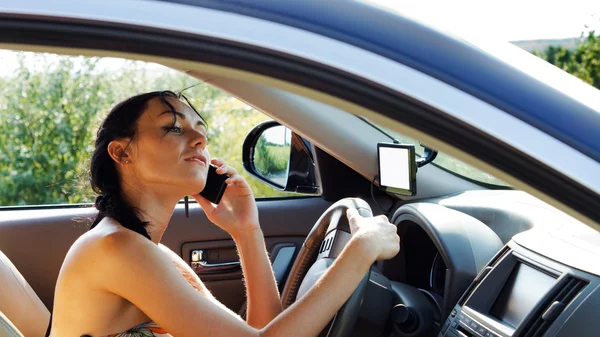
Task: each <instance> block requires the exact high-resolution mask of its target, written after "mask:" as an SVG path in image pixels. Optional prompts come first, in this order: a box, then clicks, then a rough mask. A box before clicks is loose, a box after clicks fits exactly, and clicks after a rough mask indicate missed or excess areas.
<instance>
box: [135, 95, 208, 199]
mask: <svg viewBox="0 0 600 337" xmlns="http://www.w3.org/2000/svg"><path fill="white" fill-rule="evenodd" d="M167 100H168V101H169V103H171V105H172V106H173V108H174V109H175V114H176V121H175V124H174V125H173V112H172V111H171V110H170V108H169V107H168V106H167V105H165V104H164V103H163V102H161V100H160V98H158V97H155V98H153V99H151V100H149V101H148V104H147V108H146V111H144V112H143V113H142V115H141V116H140V118H139V119H138V123H137V137H136V139H135V140H134V141H133V142H132V143H131V144H130V146H129V148H130V149H128V151H127V153H128V154H129V153H131V163H130V164H129V165H130V167H127V168H125V169H130V172H131V173H132V176H133V177H134V178H135V179H137V180H138V183H142V184H143V185H144V186H145V187H152V188H159V189H160V190H159V191H164V192H169V193H180V196H179V198H181V197H183V196H185V195H191V194H196V193H199V192H200V191H201V190H202V189H204V186H205V184H206V176H207V173H208V165H209V163H210V154H209V153H208V149H207V148H206V142H207V138H206V126H205V124H204V122H203V121H202V120H201V119H200V117H199V116H198V115H197V114H196V113H195V112H194V111H193V110H192V109H191V108H190V107H189V106H187V105H186V104H184V103H182V102H181V101H179V100H178V99H175V98H171V97H169V98H167Z"/></svg>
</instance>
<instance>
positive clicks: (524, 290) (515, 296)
mask: <svg viewBox="0 0 600 337" xmlns="http://www.w3.org/2000/svg"><path fill="white" fill-rule="evenodd" d="M554 281H555V278H554V277H552V276H550V275H548V274H544V273H543V272H541V271H539V270H536V269H534V268H532V267H530V266H528V265H526V264H523V263H517V264H516V265H515V268H514V269H513V271H512V273H511V274H510V276H509V277H508V280H507V282H506V284H505V285H504V288H502V291H500V295H499V296H498V298H497V299H496V302H495V303H494V305H493V306H492V309H491V310H490V314H491V315H492V316H493V317H495V318H497V319H499V320H500V321H502V322H504V323H506V324H508V325H510V326H512V327H513V328H516V327H518V326H519V324H521V322H522V321H523V319H524V318H525V316H527V314H528V313H529V312H530V311H531V310H532V309H533V307H534V306H535V305H536V304H537V303H538V302H539V300H540V299H541V298H542V297H543V296H544V294H545V293H546V292H547V291H548V290H549V289H550V288H551V287H552V285H553V284H554Z"/></svg>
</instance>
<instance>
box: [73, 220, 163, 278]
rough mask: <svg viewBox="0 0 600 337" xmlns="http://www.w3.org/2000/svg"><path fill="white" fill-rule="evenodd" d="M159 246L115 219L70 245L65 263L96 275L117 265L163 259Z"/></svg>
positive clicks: (157, 261) (90, 274)
mask: <svg viewBox="0 0 600 337" xmlns="http://www.w3.org/2000/svg"><path fill="white" fill-rule="evenodd" d="M159 253H160V249H159V248H158V246H157V245H155V244H154V243H152V242H151V241H150V240H148V239H147V238H145V237H143V236H142V235H140V234H138V233H136V232H133V231H131V230H129V229H127V228H125V227H123V226H121V225H119V223H118V222H116V221H115V220H112V219H103V220H102V223H101V224H99V225H98V226H97V227H95V228H93V229H92V230H90V231H88V232H86V233H85V234H83V235H81V236H80V237H79V238H78V239H77V240H76V241H75V242H74V243H73V245H72V246H71V248H70V249H69V252H68V253H67V256H66V258H65V262H64V264H63V267H68V269H69V270H73V271H82V269H84V270H85V271H86V274H88V275H89V276H91V277H94V276H95V275H96V274H98V273H102V272H103V271H106V270H107V269H113V268H114V267H115V265H121V266H125V265H127V264H130V263H142V262H143V261H145V263H148V261H149V260H153V259H154V260H155V261H153V262H152V263H161V262H163V263H164V261H161V260H163V259H161V257H160V255H161V254H159Z"/></svg>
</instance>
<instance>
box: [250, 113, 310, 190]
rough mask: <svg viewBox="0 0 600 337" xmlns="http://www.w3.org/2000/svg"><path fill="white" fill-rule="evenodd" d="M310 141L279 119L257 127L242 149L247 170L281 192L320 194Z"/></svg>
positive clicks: (251, 132) (251, 131)
mask: <svg viewBox="0 0 600 337" xmlns="http://www.w3.org/2000/svg"><path fill="white" fill-rule="evenodd" d="M309 146H310V143H308V142H307V141H305V140H304V139H302V137H300V136H298V135H297V134H295V133H293V132H292V131H291V130H290V129H288V128H287V127H285V126H283V125H281V124H279V123H278V122H276V121H267V122H264V123H261V124H259V125H257V126H255V127H254V128H253V129H252V130H250V133H248V136H246V140H244V145H243V148H242V161H243V164H244V168H245V169H246V171H247V172H248V173H250V174H251V175H252V176H254V177H256V178H257V179H259V180H261V181H262V182H264V183H266V184H268V185H271V186H273V187H274V188H276V189H278V190H281V191H289V192H297V193H304V194H317V193H319V187H318V186H317V185H316V180H315V171H314V169H315V164H314V161H313V158H312V152H311V151H310V150H309Z"/></svg>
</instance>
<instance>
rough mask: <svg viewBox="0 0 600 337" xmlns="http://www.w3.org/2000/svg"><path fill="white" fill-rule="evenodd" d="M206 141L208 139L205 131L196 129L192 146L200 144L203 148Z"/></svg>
mask: <svg viewBox="0 0 600 337" xmlns="http://www.w3.org/2000/svg"><path fill="white" fill-rule="evenodd" d="M206 141H207V139H206V136H205V135H204V134H203V133H201V132H198V131H196V130H194V131H193V136H192V139H191V146H192V147H198V146H200V147H201V148H202V149H204V148H205V147H206Z"/></svg>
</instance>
